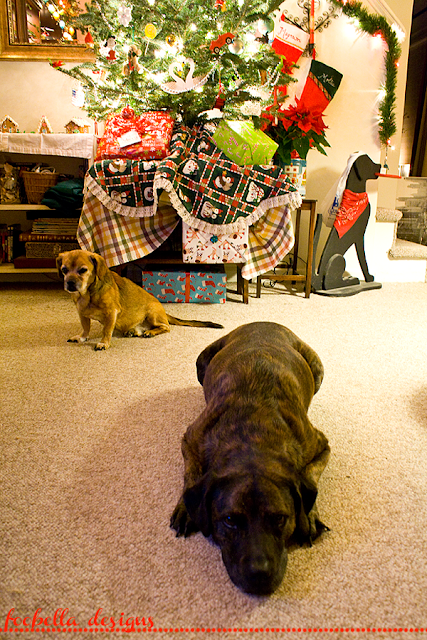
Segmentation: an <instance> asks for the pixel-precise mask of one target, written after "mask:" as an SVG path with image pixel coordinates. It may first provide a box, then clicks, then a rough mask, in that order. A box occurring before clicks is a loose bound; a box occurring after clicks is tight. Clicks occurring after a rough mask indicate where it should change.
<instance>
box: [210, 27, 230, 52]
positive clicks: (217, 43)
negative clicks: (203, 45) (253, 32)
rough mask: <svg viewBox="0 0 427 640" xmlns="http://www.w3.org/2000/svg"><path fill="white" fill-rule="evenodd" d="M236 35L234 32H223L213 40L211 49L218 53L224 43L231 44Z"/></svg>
mask: <svg viewBox="0 0 427 640" xmlns="http://www.w3.org/2000/svg"><path fill="white" fill-rule="evenodd" d="M234 37H235V36H234V34H233V33H230V32H228V33H223V34H222V35H220V36H219V38H217V39H216V40H212V42H211V43H210V45H209V49H210V50H211V51H213V53H216V54H217V55H218V54H219V52H220V51H221V48H222V47H223V46H224V45H226V44H231V43H232V42H233V40H234Z"/></svg>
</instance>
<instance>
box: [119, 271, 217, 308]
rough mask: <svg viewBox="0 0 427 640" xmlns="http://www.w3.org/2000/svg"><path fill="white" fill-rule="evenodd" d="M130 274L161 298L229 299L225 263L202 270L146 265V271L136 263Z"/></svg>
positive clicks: (179, 300)
mask: <svg viewBox="0 0 427 640" xmlns="http://www.w3.org/2000/svg"><path fill="white" fill-rule="evenodd" d="M138 271H139V274H138ZM128 277H130V279H131V280H133V282H136V284H139V285H140V286H142V287H143V288H144V289H145V290H146V291H148V293H151V294H152V295H153V296H155V297H156V298H157V299H158V300H160V302H198V303H204V304H212V303H220V304H224V303H225V300H226V290H227V276H226V274H225V270H224V267H220V266H218V267H209V269H203V270H201V269H200V267H197V268H194V269H191V268H189V269H185V270H183V269H182V268H179V267H177V268H173V267H168V268H167V269H159V268H157V267H156V268H154V269H148V268H147V267H146V269H145V270H143V271H142V270H141V269H138V270H137V268H136V267H133V269H132V271H131V273H129V275H128Z"/></svg>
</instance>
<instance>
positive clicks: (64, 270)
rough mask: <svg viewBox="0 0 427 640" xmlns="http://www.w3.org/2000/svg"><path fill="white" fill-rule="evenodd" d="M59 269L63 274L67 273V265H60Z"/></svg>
mask: <svg viewBox="0 0 427 640" xmlns="http://www.w3.org/2000/svg"><path fill="white" fill-rule="evenodd" d="M61 271H62V273H63V274H64V275H65V274H67V273H68V269H67V267H61Z"/></svg>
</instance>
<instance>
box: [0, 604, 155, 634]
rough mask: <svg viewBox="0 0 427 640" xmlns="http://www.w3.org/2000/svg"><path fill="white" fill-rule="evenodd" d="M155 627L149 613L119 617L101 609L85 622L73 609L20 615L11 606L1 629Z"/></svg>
mask: <svg viewBox="0 0 427 640" xmlns="http://www.w3.org/2000/svg"><path fill="white" fill-rule="evenodd" d="M153 626H154V622H153V619H152V618H151V617H146V616H127V615H125V614H124V613H120V615H119V616H111V615H108V614H107V613H105V612H104V611H103V609H98V611H97V612H96V613H95V614H94V615H93V616H91V617H90V618H89V620H88V621H87V622H85V623H83V624H82V623H81V622H78V621H77V620H76V618H75V617H74V616H73V615H72V614H71V613H70V610H69V609H56V611H54V612H53V614H51V615H49V614H48V613H46V612H44V611H43V610H42V609H37V610H36V611H35V612H34V613H33V614H31V615H19V614H18V613H17V612H16V611H15V609H10V610H9V612H8V614H7V615H6V617H5V618H3V620H1V622H0V632H2V631H3V632H9V633H10V632H12V633H13V632H14V631H16V632H18V633H19V632H21V633H22V632H24V631H27V632H28V631H32V632H38V633H52V632H67V631H69V632H71V633H72V632H79V633H87V632H95V633H96V632H100V631H101V632H102V631H104V632H113V631H116V632H117V631H121V632H123V633H131V632H133V631H136V632H138V631H150V630H151V629H152V628H153Z"/></svg>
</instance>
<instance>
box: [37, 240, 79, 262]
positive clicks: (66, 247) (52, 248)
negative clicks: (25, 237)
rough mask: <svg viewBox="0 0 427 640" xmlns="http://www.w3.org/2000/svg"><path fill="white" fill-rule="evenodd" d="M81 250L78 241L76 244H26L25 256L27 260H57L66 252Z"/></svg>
mask: <svg viewBox="0 0 427 640" xmlns="http://www.w3.org/2000/svg"><path fill="white" fill-rule="evenodd" d="M74 249H80V246H79V244H78V242H77V241H74V242H26V243H25V256H26V257H27V258H55V259H56V258H57V256H58V255H59V254H60V253H62V252H64V251H73V250H74Z"/></svg>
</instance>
